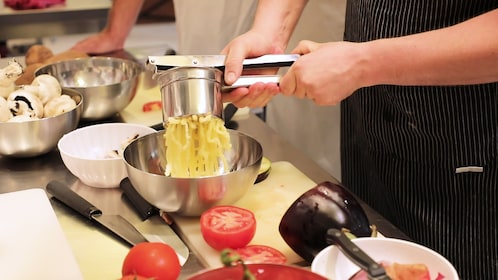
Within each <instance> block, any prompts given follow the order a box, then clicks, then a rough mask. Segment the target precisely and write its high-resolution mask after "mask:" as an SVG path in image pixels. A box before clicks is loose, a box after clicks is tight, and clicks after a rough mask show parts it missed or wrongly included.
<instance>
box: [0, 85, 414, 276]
mask: <svg viewBox="0 0 498 280" xmlns="http://www.w3.org/2000/svg"><path fill="white" fill-rule="evenodd" d="M137 94H138V95H140V94H141V93H140V92H139V93H137ZM142 94H143V93H142ZM158 116H160V115H158ZM122 120H123V118H122V116H121V115H117V116H115V117H113V118H111V119H109V120H105V121H106V122H109V121H111V122H112V121H122ZM161 121H162V120H161V119H159V117H158V119H157V122H158V123H159V122H161ZM234 121H236V124H237V129H238V130H240V131H242V132H244V133H246V134H248V135H250V136H252V137H254V138H255V139H256V140H258V141H259V142H260V143H261V145H262V146H263V150H264V154H265V156H267V157H268V158H269V159H270V160H271V161H288V162H290V163H292V164H293V165H294V166H295V167H297V168H298V169H299V170H300V171H301V172H302V173H304V174H305V175H306V176H308V177H309V178H310V179H311V180H313V181H314V182H322V181H332V182H337V180H336V179H335V178H333V177H332V176H331V175H330V174H328V173H327V172H326V171H324V170H323V169H322V168H321V167H319V165H317V164H316V163H315V162H313V161H312V160H311V159H310V158H308V157H307V156H305V155H304V154H303V153H302V152H300V151H299V150H298V149H297V148H296V147H294V146H292V145H290V144H289V143H288V142H287V141H286V140H285V139H283V138H282V137H280V136H279V135H278V134H277V133H276V132H275V131H274V130H272V129H271V128H270V127H269V126H267V125H266V124H265V123H264V122H263V121H262V120H261V119H260V118H258V117H257V116H255V115H253V114H252V113H247V112H246V113H244V114H241V115H238V116H236V117H235V119H234ZM137 122H138V121H137ZM149 122H150V120H149ZM82 125H85V124H82ZM147 125H150V123H148V124H147ZM51 180H58V181H61V182H63V183H66V184H67V185H69V186H70V187H71V188H72V189H73V190H74V191H76V192H77V193H79V194H80V195H81V196H83V197H84V198H86V199H87V200H89V201H90V202H91V203H93V204H95V205H96V206H97V207H99V208H100V209H101V210H102V211H103V212H104V213H106V214H120V215H122V216H124V217H125V218H126V219H128V220H129V221H130V222H132V223H133V224H135V225H137V224H139V223H141V220H140V218H139V217H138V215H137V214H136V213H135V212H134V211H133V210H132V209H131V208H130V207H129V205H128V204H126V203H125V202H124V201H123V200H122V198H121V191H120V190H119V189H98V188H93V187H90V186H87V185H85V184H83V183H82V182H81V181H79V180H78V179H77V178H76V177H74V176H73V175H72V174H71V173H70V172H69V171H68V170H67V169H66V168H65V166H64V164H63V162H62V160H61V158H60V155H59V153H58V151H56V150H53V151H51V152H49V153H47V154H45V155H42V156H38V157H34V158H27V159H15V158H6V157H1V156H0V193H7V192H14V191H19V190H25V189H31V188H45V186H46V184H47V183H48V182H49V181H51ZM51 203H52V206H53V208H54V210H55V212H56V213H57V216H58V218H59V221H62V220H65V222H62V223H61V224H62V227H63V229H65V233H66V236H67V238H68V239H69V243H70V244H72V246H73V250H75V254H77V257H79V258H80V259H79V261H80V262H85V265H88V267H93V265H94V264H92V263H91V262H92V261H93V262H96V261H97V260H98V259H99V258H100V259H104V260H103V261H101V262H99V264H98V265H99V266H98V267H95V273H97V270H99V269H102V268H104V270H109V271H110V272H111V274H110V275H113V276H112V277H114V278H117V277H119V271H120V270H119V265H120V264H121V262H122V259H121V258H122V256H123V254H124V253H125V252H126V250H127V247H126V246H124V245H123V244H111V245H110V246H111V247H112V248H116V250H117V251H118V254H117V256H114V259H112V258H113V257H112V256H110V257H109V256H108V255H106V254H111V252H108V251H112V250H107V251H106V250H105V249H102V251H98V249H96V250H97V251H98V252H95V251H92V250H94V249H92V248H95V246H100V245H99V244H92V245H91V246H85V244H83V245H81V244H80V245H77V246H79V247H78V248H76V249H75V247H74V246H76V245H75V243H74V242H75V241H74V240H71V238H73V237H72V235H71V234H72V233H71V232H68V228H67V220H71V221H72V222H77V223H79V226H81V227H83V228H84V229H86V228H91V227H92V224H91V223H90V222H89V221H85V220H84V219H82V218H80V217H79V216H78V215H77V214H75V213H73V212H69V211H67V209H66V208H65V206H62V205H61V204H60V203H58V202H57V201H55V200H54V199H51ZM363 207H364V208H365V210H366V212H367V215H368V216H369V219H370V222H371V223H373V224H376V225H377V227H378V229H379V231H380V232H381V233H382V234H383V235H384V236H387V237H395V238H402V239H406V238H407V237H406V236H405V235H404V234H403V233H402V232H400V231H399V230H398V229H397V228H395V227H394V226H393V225H392V224H390V223H389V222H388V221H386V220H385V219H384V218H383V217H381V216H380V215H379V214H377V213H376V212H375V211H373V210H372V209H371V208H370V207H368V206H367V205H365V204H363ZM13 213H15V211H13ZM72 222H71V223H72ZM4 226H5V225H0V227H4ZM64 227H66V228H64ZM88 232H89V234H92V236H96V237H101V236H104V235H106V233H104V232H103V230H100V229H93V228H92V230H91V231H90V230H88ZM79 234H80V235H81V234H82V233H81V232H80V233H79ZM92 238H93V239H95V240H96V239H98V238H94V237H92ZM106 238H109V239H108V240H107V239H106V240H104V241H105V242H109V240H112V238H111V237H108V236H106ZM72 241H73V242H72ZM79 241H81V240H79ZM85 242H88V240H87V241H85ZM111 242H112V241H111ZM86 245H90V244H86ZM113 246H114V247H113ZM97 248H98V247H97ZM106 258H107V259H106ZM106 261H107V262H109V264H106ZM111 262H112V265H111V264H110V263H111ZM202 268H203V267H202V265H201V264H200V262H199V260H198V259H197V258H196V257H195V255H194V254H193V253H191V255H190V257H189V259H188V261H187V263H186V264H185V266H184V267H183V269H182V274H181V278H185V277H186V276H188V275H190V274H192V273H194V272H196V271H198V270H200V269H202ZM82 270H83V268H82ZM84 274H85V273H84ZM86 275H93V274H86ZM115 276H116V277H115ZM114 278H111V279H114ZM99 279H102V278H99ZM105 279H107V278H105Z"/></svg>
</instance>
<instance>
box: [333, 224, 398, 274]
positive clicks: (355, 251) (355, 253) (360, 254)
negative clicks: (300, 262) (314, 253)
mask: <svg viewBox="0 0 498 280" xmlns="http://www.w3.org/2000/svg"><path fill="white" fill-rule="evenodd" d="M326 239H327V243H329V244H331V245H336V246H337V247H338V248H339V250H341V252H342V253H344V255H345V256H346V257H347V258H348V259H349V260H351V261H352V262H353V263H355V264H356V265H357V266H359V267H360V268H361V269H362V270H364V271H365V272H366V273H367V274H368V279H371V280H390V279H391V278H390V277H389V276H387V274H386V270H385V269H384V267H382V265H380V264H379V263H377V262H376V261H374V260H373V259H372V258H371V257H370V256H369V255H368V254H367V253H365V252H364V251H363V250H361V248H360V247H358V246H356V244H354V243H353V242H352V241H351V240H350V239H349V238H348V237H347V236H346V235H345V234H344V233H343V232H342V231H341V230H339V229H335V228H331V229H329V230H327V238H326Z"/></svg>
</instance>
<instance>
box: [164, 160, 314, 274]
mask: <svg viewBox="0 0 498 280" xmlns="http://www.w3.org/2000/svg"><path fill="white" fill-rule="evenodd" d="M315 185H316V183H315V182H313V181H312V180H311V179H309V178H308V177H307V176H306V175H304V174H303V173H302V172H301V171H299V169H297V168H296V167H295V166H294V165H292V164H291V163H289V162H285V161H280V162H274V163H272V169H271V173H270V175H269V176H268V178H266V179H265V180H264V181H262V182H260V183H258V184H255V185H254V186H253V187H252V188H251V189H249V191H248V192H247V194H246V195H245V196H244V197H243V198H242V199H240V200H239V201H238V202H237V203H235V205H237V206H240V207H243V208H246V209H250V210H251V211H253V212H254V215H255V216H256V220H257V229H256V235H255V236H254V239H253V240H252V241H251V243H250V244H262V245H268V246H271V247H274V248H276V249H278V250H280V251H281V252H282V253H284V254H285V255H286V257H287V260H288V263H290V264H293V263H298V262H301V261H303V260H302V258H301V257H300V256H298V255H297V254H296V253H294V251H293V250H292V249H291V248H290V247H289V246H288V245H287V243H285V241H284V240H283V238H282V237H281V236H280V233H279V231H278V225H279V224H280V220H281V218H282V216H283V215H284V213H285V211H287V209H288V208H289V206H290V205H291V204H292V203H293V202H294V201H295V200H296V199H297V198H298V197H299V196H300V195H301V194H303V193H304V192H305V191H307V190H308V189H310V188H312V187H314V186H315ZM173 219H174V220H175V222H176V224H177V226H178V228H179V230H180V235H181V236H182V238H183V239H184V240H185V242H186V243H187V244H188V245H189V246H190V248H191V250H192V251H193V252H194V253H195V254H196V256H197V257H198V258H199V260H200V261H201V263H202V264H204V265H205V266H206V267H209V268H217V267H221V266H222V264H221V262H220V260H219V252H217V251H216V250H214V249H212V248H211V247H209V245H207V243H206V242H205V241H204V239H203V238H202V235H201V231H200V225H199V218H189V217H180V216H176V215H174V216H173Z"/></svg>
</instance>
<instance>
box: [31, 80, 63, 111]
mask: <svg viewBox="0 0 498 280" xmlns="http://www.w3.org/2000/svg"><path fill="white" fill-rule="evenodd" d="M25 89H26V90H27V91H30V92H33V93H34V94H36V96H38V98H39V99H40V100H41V101H42V103H43V104H47V102H48V101H49V100H51V99H53V98H56V97H59V96H61V93H62V88H61V85H60V83H59V81H58V80H57V79H56V78H55V77H53V76H51V75H48V74H42V75H39V76H36V77H35V79H34V80H33V82H32V83H31V85H30V86H25Z"/></svg>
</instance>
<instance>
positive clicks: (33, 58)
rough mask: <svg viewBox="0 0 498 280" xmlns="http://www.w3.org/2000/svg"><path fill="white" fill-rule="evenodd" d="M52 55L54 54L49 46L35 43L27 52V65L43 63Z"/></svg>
mask: <svg viewBox="0 0 498 280" xmlns="http://www.w3.org/2000/svg"><path fill="white" fill-rule="evenodd" d="M52 56H54V54H53V53H52V51H51V50H50V49H49V48H47V47H45V46H43V45H33V46H31V47H30V48H29V49H28V51H27V52H26V56H25V59H26V66H28V65H31V64H35V63H43V62H45V61H46V60H47V59H49V58H51V57H52Z"/></svg>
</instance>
